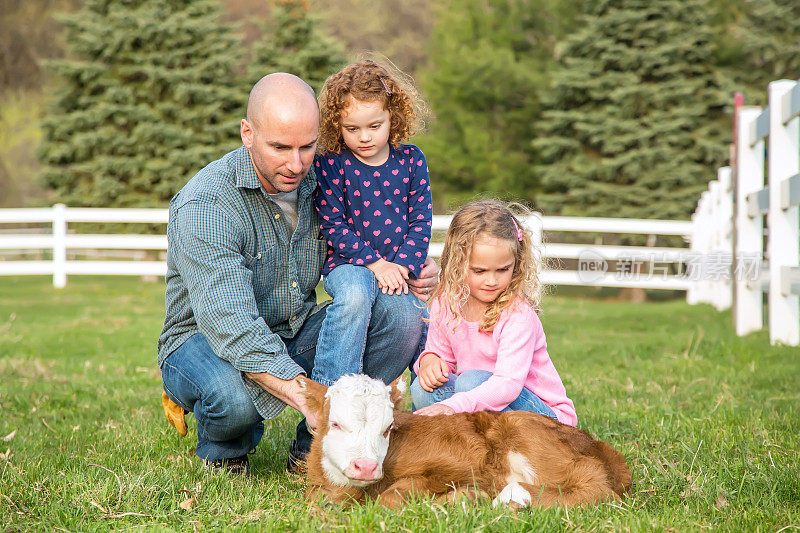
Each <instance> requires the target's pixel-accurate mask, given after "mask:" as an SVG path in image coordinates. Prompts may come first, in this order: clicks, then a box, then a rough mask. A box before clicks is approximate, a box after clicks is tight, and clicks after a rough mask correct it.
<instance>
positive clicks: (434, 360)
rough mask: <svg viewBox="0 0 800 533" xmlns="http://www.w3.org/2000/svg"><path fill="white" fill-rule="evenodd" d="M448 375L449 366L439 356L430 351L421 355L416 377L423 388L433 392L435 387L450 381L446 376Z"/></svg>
mask: <svg viewBox="0 0 800 533" xmlns="http://www.w3.org/2000/svg"><path fill="white" fill-rule="evenodd" d="M448 375H450V367H449V366H448V365H447V363H446V362H445V361H443V360H442V358H441V357H439V356H438V355H436V354H435V353H432V352H428V353H426V354H425V355H423V356H422V359H421V360H420V362H419V375H418V376H417V377H418V379H419V384H420V385H422V388H423V389H425V390H426V391H428V392H433V389H437V388H439V387H441V386H442V385H444V384H445V383H447V382H448V381H450V380H449V379H448V377H447V376H448Z"/></svg>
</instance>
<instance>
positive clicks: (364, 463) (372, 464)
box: [351, 459, 378, 481]
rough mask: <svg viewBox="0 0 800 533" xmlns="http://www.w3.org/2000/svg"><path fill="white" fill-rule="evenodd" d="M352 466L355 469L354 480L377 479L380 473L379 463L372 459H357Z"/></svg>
mask: <svg viewBox="0 0 800 533" xmlns="http://www.w3.org/2000/svg"><path fill="white" fill-rule="evenodd" d="M351 466H352V468H353V474H354V475H353V478H354V479H360V480H364V481H369V480H372V479H375V475H376V474H377V471H378V463H377V461H373V460H371V459H356V460H355V461H353V464H352V465H351Z"/></svg>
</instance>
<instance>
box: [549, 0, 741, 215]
mask: <svg viewBox="0 0 800 533" xmlns="http://www.w3.org/2000/svg"><path fill="white" fill-rule="evenodd" d="M589 15H590V16H588V17H586V20H585V24H584V25H583V27H582V29H581V30H580V31H579V32H577V33H576V34H575V35H574V36H572V37H571V38H569V39H568V40H567V41H566V42H565V45H564V49H563V54H562V57H561V59H560V70H559V71H558V72H557V73H556V74H555V76H554V84H553V87H552V92H551V97H550V100H549V101H548V107H549V109H550V110H549V111H548V112H546V113H545V118H546V120H545V121H543V123H542V125H541V126H542V134H541V136H540V138H538V139H537V140H536V141H535V143H534V145H535V147H536V148H537V149H538V150H540V152H541V155H542V157H544V158H545V161H546V162H547V164H546V165H543V166H541V167H540V170H541V176H542V181H543V186H544V191H543V193H542V194H541V195H540V196H539V202H538V203H539V205H540V206H542V207H543V208H544V210H545V212H546V213H547V214H562V215H577V216H617V217H632V218H635V217H640V218H669V219H672V218H686V217H688V216H689V214H690V213H691V212H692V211H693V210H694V208H695V206H696V204H697V198H698V197H699V195H700V193H701V192H702V191H703V190H704V189H705V188H706V183H707V182H708V181H709V180H710V179H713V178H714V176H716V168H717V167H718V166H719V165H720V164H721V163H722V162H723V161H724V159H725V157H726V155H727V145H728V142H729V140H730V133H729V131H728V128H729V125H728V124H729V120H728V119H726V117H725V115H724V112H723V111H724V109H723V108H724V106H725V105H726V103H728V100H729V99H730V93H726V92H725V91H724V90H723V89H722V88H721V87H720V82H719V81H718V76H717V74H716V73H715V70H714V68H713V65H712V63H713V57H712V53H713V49H712V46H711V44H710V37H711V36H710V30H709V26H708V23H707V16H708V6H707V4H706V2H705V1H704V0H614V1H611V0H600V1H598V2H594V3H593V5H592V7H591V8H590V10H589Z"/></svg>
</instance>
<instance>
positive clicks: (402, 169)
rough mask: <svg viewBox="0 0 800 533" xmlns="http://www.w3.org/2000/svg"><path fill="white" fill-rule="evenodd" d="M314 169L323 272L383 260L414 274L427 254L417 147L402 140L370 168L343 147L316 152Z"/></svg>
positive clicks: (423, 180)
mask: <svg viewBox="0 0 800 533" xmlns="http://www.w3.org/2000/svg"><path fill="white" fill-rule="evenodd" d="M314 171H315V173H316V175H317V180H318V181H319V188H318V189H317V193H316V207H317V211H318V212H319V218H320V226H321V227H322V235H323V236H324V237H325V239H326V240H327V241H328V255H327V258H326V260H325V263H324V266H323V267H322V274H323V275H326V274H328V273H329V272H330V271H331V270H333V269H334V267H336V266H338V265H342V264H345V263H349V264H352V265H369V264H371V263H374V262H375V261H377V260H378V259H379V258H383V259H385V260H386V261H391V262H392V263H397V264H398V265H402V266H404V267H406V268H408V270H409V275H410V276H411V277H414V278H416V277H417V274H419V271H420V270H421V269H422V264H423V263H424V262H425V258H426V256H427V255H428V244H429V242H430V239H431V217H432V213H433V211H432V209H433V205H432V204H431V185H430V183H429V178H428V164H427V162H426V161H425V155H424V154H423V153H422V150H420V149H419V148H417V147H416V146H414V145H410V144H401V145H400V146H399V147H398V148H397V149H395V148H394V147H392V148H391V149H390V151H389V158H388V159H387V160H386V163H384V164H383V165H379V166H370V165H367V164H365V163H363V162H361V161H360V160H359V159H358V158H357V157H355V156H354V155H353V153H352V152H351V151H350V150H348V149H347V148H345V149H343V150H342V153H341V154H334V153H322V154H320V155H318V156H317V157H316V160H315V161H314Z"/></svg>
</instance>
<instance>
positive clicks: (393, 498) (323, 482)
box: [303, 375, 631, 507]
mask: <svg viewBox="0 0 800 533" xmlns="http://www.w3.org/2000/svg"><path fill="white" fill-rule="evenodd" d="M303 384H304V388H305V394H306V397H307V398H308V403H309V406H310V408H311V409H312V410H313V411H315V412H317V413H318V423H317V434H316V435H315V437H314V441H313V442H312V444H311V451H310V453H309V455H308V457H307V462H306V468H307V475H308V483H309V488H308V497H309V499H311V500H316V499H318V498H319V497H320V496H325V497H326V498H327V499H328V500H329V501H332V502H334V503H345V502H360V501H363V500H364V499H365V498H366V497H370V498H377V500H378V502H379V503H381V504H383V505H386V506H389V507H399V506H401V505H402V504H403V502H404V500H405V499H406V498H407V497H408V496H409V495H412V494H417V495H435V496H437V498H439V499H442V500H446V501H453V500H454V499H456V498H461V497H467V498H470V499H472V498H475V497H480V496H484V495H487V496H489V497H491V498H493V504H494V505H495V506H497V505H511V506H527V505H537V504H538V505H543V506H551V505H564V506H571V505H580V504H594V503H598V502H600V501H603V500H614V499H620V498H622V497H623V495H624V494H625V492H626V491H627V490H628V489H629V488H630V486H631V472H630V469H629V468H628V465H627V463H626V462H625V459H624V458H623V457H622V455H620V453H619V452H617V451H616V450H615V449H614V448H612V447H611V446H609V445H608V444H606V443H605V442H601V441H596V440H594V439H593V438H592V437H591V436H590V435H589V434H588V433H586V432H585V431H582V430H579V429H576V428H574V427H571V426H567V425H564V424H561V423H559V422H557V421H555V420H553V419H552V418H548V417H546V416H542V415H538V414H534V413H529V412H524V411H511V412H505V413H494V412H477V413H460V414H455V415H450V416H445V415H442V416H434V417H428V416H419V415H413V414H411V413H410V412H408V411H401V410H398V409H395V408H394V406H395V405H396V404H397V402H398V401H399V400H400V399H401V398H402V396H403V393H404V389H405V384H404V383H402V381H400V382H399V383H395V384H392V385H391V386H386V385H385V384H383V383H382V382H380V381H378V380H374V379H371V378H369V377H367V376H363V375H348V376H344V377H342V378H341V379H340V380H338V381H337V382H336V383H335V384H333V385H332V386H331V387H329V388H327V387H324V386H323V385H320V384H318V383H315V382H313V381H311V380H307V379H304V380H303Z"/></svg>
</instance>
